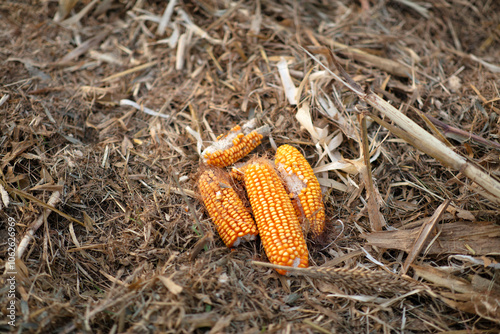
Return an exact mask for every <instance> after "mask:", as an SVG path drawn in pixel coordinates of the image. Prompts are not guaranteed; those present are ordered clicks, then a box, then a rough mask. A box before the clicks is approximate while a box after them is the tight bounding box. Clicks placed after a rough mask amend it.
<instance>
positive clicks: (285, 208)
mask: <svg viewBox="0 0 500 334" xmlns="http://www.w3.org/2000/svg"><path fill="white" fill-rule="evenodd" d="M244 179H245V187H246V189H247V193H248V197H249V199H250V204H251V205H252V211H253V213H254V217H255V221H256V223H257V228H258V229H259V234H260V238H261V240H262V244H263V245H264V249H265V251H266V254H267V257H268V258H269V261H271V263H274V264H280V265H285V266H289V267H299V268H306V267H307V266H308V261H309V259H308V256H309V253H308V251H307V245H306V242H305V240H304V236H303V234H302V230H301V228H300V224H299V220H298V218H297V216H296V215H295V212H294V208H293V205H292V202H291V200H290V197H289V196H288V194H287V192H286V190H285V188H284V187H283V184H282V183H281V180H280V178H279V176H278V174H276V171H275V170H274V168H273V166H271V163H270V162H269V161H268V160H266V159H257V160H255V161H254V162H252V163H250V164H249V165H248V166H247V167H246V170H245V175H244ZM277 272H278V273H280V274H282V275H285V274H286V273H287V272H286V271H285V270H277Z"/></svg>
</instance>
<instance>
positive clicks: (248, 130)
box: [201, 120, 270, 167]
mask: <svg viewBox="0 0 500 334" xmlns="http://www.w3.org/2000/svg"><path fill="white" fill-rule="evenodd" d="M254 128H255V121H254V120H252V121H250V122H248V123H246V124H244V125H243V126H242V127H240V126H239V125H237V126H235V127H234V128H232V129H231V131H229V133H227V134H226V135H221V136H219V137H218V138H217V141H216V142H214V143H213V145H211V146H210V147H208V148H207V149H205V150H204V151H203V152H202V154H201V156H202V157H203V160H204V162H205V163H206V164H208V165H210V166H214V167H226V166H229V165H231V164H233V163H235V162H236V161H238V160H240V159H241V158H243V157H244V156H246V155H247V154H248V153H250V152H251V151H252V150H253V149H254V148H256V147H257V146H258V145H259V144H260V142H261V140H262V138H263V135H265V134H267V133H269V131H270V129H269V126H263V127H260V128H258V129H256V130H253V129H254Z"/></svg>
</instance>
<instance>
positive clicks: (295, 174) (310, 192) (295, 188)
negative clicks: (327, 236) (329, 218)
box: [275, 145, 325, 235]
mask: <svg viewBox="0 0 500 334" xmlns="http://www.w3.org/2000/svg"><path fill="white" fill-rule="evenodd" d="M275 164H276V168H277V170H278V172H279V173H280V175H281V178H282V179H283V181H284V182H285V186H286V188H287V189H288V191H289V192H290V193H291V196H292V201H293V204H294V208H295V210H296V213H297V216H298V217H300V218H301V223H302V225H303V227H304V224H306V226H305V230H306V231H307V230H311V231H312V233H313V234H314V235H319V234H320V233H321V232H323V229H324V227H325V207H324V204H323V198H322V195H321V187H320V185H319V182H318V179H317V178H316V176H315V175H314V172H313V170H312V168H311V166H310V165H309V163H308V162H307V160H306V158H304V156H303V155H302V154H301V153H300V151H299V150H297V149H296V148H295V147H293V146H290V145H282V146H280V147H278V150H277V151H276V156H275ZM307 224H309V226H307Z"/></svg>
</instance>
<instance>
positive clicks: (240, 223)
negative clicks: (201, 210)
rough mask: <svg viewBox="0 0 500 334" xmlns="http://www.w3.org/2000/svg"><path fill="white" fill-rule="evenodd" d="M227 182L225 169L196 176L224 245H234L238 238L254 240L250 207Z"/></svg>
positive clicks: (253, 223)
mask: <svg viewBox="0 0 500 334" xmlns="http://www.w3.org/2000/svg"><path fill="white" fill-rule="evenodd" d="M230 184H231V183H230V179H229V177H228V175H227V173H226V172H223V171H218V170H212V169H209V170H206V171H205V172H203V174H201V176H200V178H199V179H198V188H199V190H200V193H201V196H202V198H203V202H204V203H205V207H206V208H207V211H208V213H209V215H210V217H212V218H213V221H214V224H215V226H216V228H217V232H219V235H220V236H221V238H222V240H223V241H224V243H225V244H226V246H227V247H236V246H238V245H239V244H240V242H241V241H246V240H253V239H255V237H256V236H257V234H258V233H257V227H256V226H255V222H254V220H253V219H252V216H251V215H250V212H249V210H248V209H247V208H246V207H245V205H244V204H243V202H242V200H241V198H240V197H239V196H238V195H237V194H236V191H235V190H234V189H233V188H232V187H231V185H230Z"/></svg>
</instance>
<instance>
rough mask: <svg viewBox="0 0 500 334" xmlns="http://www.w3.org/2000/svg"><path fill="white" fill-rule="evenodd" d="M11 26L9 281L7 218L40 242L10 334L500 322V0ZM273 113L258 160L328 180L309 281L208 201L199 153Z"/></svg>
mask: <svg viewBox="0 0 500 334" xmlns="http://www.w3.org/2000/svg"><path fill="white" fill-rule="evenodd" d="M0 18H1V20H0V31H2V34H0V55H1V56H0V76H1V86H0V159H1V161H0V193H1V195H2V196H1V200H0V203H1V205H0V222H1V224H2V225H1V226H2V228H1V229H0V234H1V240H2V244H1V247H0V254H1V255H2V256H0V265H1V267H3V268H4V270H5V271H6V272H7V271H8V265H9V262H7V256H6V255H7V252H8V245H7V242H6V240H7V238H8V235H7V228H6V226H7V224H6V223H4V222H7V220H8V217H12V218H13V219H15V221H16V240H17V243H20V242H21V240H22V239H23V238H25V241H23V246H22V247H19V248H18V252H19V255H20V258H19V259H17V260H16V261H15V266H16V269H17V271H18V274H17V276H16V281H17V286H16V287H17V294H16V300H17V303H16V306H17V310H16V315H17V319H16V325H17V327H16V328H12V327H10V326H9V324H8V321H9V319H8V318H7V317H6V316H2V317H1V319H0V329H1V330H5V331H19V332H29V333H50V332H60V333H80V332H96V333H150V332H151V333H152V332H165V333H201V332H209V333H221V332H228V333H229V332H230V333H257V332H262V331H266V332H267V331H268V332H277V333H332V332H349V333H357V332H384V333H388V332H391V331H392V332H422V331H423V332H429V331H432V332H438V331H440V332H441V331H463V332H479V331H493V332H495V331H499V330H500V322H499V320H498V319H500V306H499V305H500V296H499V291H500V276H499V275H498V273H499V270H500V267H499V264H498V262H499V259H500V252H499V250H500V227H499V226H498V223H499V222H500V219H499V217H500V210H499V208H498V200H499V199H498V196H497V194H496V193H495V189H497V188H496V182H498V178H499V176H500V159H499V157H500V154H499V152H500V151H499V149H498V147H499V146H498V142H499V139H498V137H499V135H500V125H499V124H500V121H499V120H500V92H499V86H500V76H499V70H498V69H499V66H500V64H499V63H498V59H500V47H499V45H500V40H499V33H498V32H499V26H498V22H499V21H500V6H499V4H498V2H496V1H468V2H464V1H455V0H451V1H447V2H446V1H436V2H428V3H426V2H415V1H408V0H404V1H402V0H401V1H399V0H398V1H379V2H369V1H364V0H363V1H359V2H351V1H336V2H327V1H323V2H322V1H307V2H298V1H296V2H293V1H281V2H275V1H258V2H253V1H246V2H245V1H240V2H237V3H233V2H228V1H223V0H220V1H219V0H211V1H193V2H177V1H174V0H171V1H169V2H145V1H130V2H115V1H108V0H103V1H100V2H99V1H90V0H85V1H80V2H75V1H73V0H68V1H60V6H59V7H58V5H57V4H56V3H55V2H48V1H45V2H40V1H33V2H29V1H24V2H19V1H7V2H2V3H1V4H0ZM324 47H326V50H332V51H333V54H334V55H335V59H337V61H338V65H339V68H338V69H337V68H336V67H335V66H334V64H333V63H331V62H329V61H331V59H329V57H328V53H324V52H323V51H321V50H325V49H324ZM305 50H309V51H311V52H312V53H313V54H314V56H315V57H316V58H317V60H318V62H320V63H321V64H323V65H325V67H326V68H324V67H322V66H321V65H319V63H318V62H317V61H316V60H314V59H313V58H311V57H310V56H308V54H307V52H306V51H305ZM322 52H323V53H322ZM341 68H342V69H344V70H345V73H343V72H342V70H341ZM329 71H331V72H332V74H331V73H329ZM335 77H337V78H338V79H342V80H344V81H345V82H346V84H347V85H344V84H343V83H342V82H341V81H340V80H337V79H335ZM349 86H350V87H351V88H349ZM360 88H361V89H360ZM372 107H373V108H372ZM392 107H394V108H392ZM377 108H378V109H377ZM379 112H380V113H379ZM387 112H389V114H388V113H387ZM400 114H401V115H406V116H407V117H408V118H409V119H410V120H412V121H413V122H415V124H416V126H418V127H419V128H421V129H422V131H424V132H425V135H418V133H420V134H424V132H419V131H420V130H416V132H414V131H413V130H409V129H408V128H405V127H404V126H402V125H401V123H398V121H397V119H396V118H394V117H391V115H400ZM398 117H399V116H398ZM252 118H258V121H259V125H265V124H267V125H269V126H271V129H272V130H271V133H270V135H269V137H268V139H265V140H264V141H263V144H262V145H261V146H260V147H259V148H257V149H256V150H255V152H254V153H253V154H258V155H266V154H267V155H272V154H273V153H274V151H273V150H274V149H275V148H276V146H277V145H281V144H284V143H288V144H292V145H294V146H297V147H300V149H301V150H302V152H304V153H305V155H306V157H307V158H308V160H309V161H311V162H312V163H313V167H314V169H315V171H316V172H317V174H318V177H319V180H320V183H321V185H322V187H323V188H324V190H325V206H326V210H327V217H329V220H328V223H327V231H326V232H325V233H324V234H323V235H322V236H320V237H319V238H318V239H315V240H308V244H309V247H310V262H311V267H310V268H308V269H303V270H299V269H295V270H293V274H292V275H291V276H289V277H283V276H279V275H278V274H277V273H276V272H275V271H274V269H271V268H272V267H273V266H272V265H269V264H266V262H267V259H266V257H265V253H264V251H263V249H262V247H261V244H260V242H259V241H257V242H250V243H245V244H243V245H242V246H240V247H238V248H237V249H236V250H234V251H231V250H229V249H227V248H225V246H224V244H223V242H222V241H221V240H220V238H219V237H218V236H217V234H216V231H215V228H214V227H213V225H212V223H211V222H210V220H209V218H208V217H207V215H206V212H205V211H204V208H203V206H202V204H201V202H200V198H199V195H198V193H197V191H196V175H197V171H198V168H199V165H200V157H199V153H200V152H201V150H202V149H204V148H206V147H208V146H210V144H211V143H212V142H213V140H214V139H215V137H216V136H217V135H218V134H220V133H225V132H227V131H228V130H229V129H230V128H232V127H233V126H234V125H236V124H242V123H244V122H245V121H247V120H249V119H252ZM391 120H392V121H394V123H392V122H391ZM373 121H375V122H373ZM431 134H432V136H431ZM424 136H425V138H424ZM426 138H427V139H429V140H430V141H431V142H432V141H434V142H435V143H439V144H436V145H434V146H432V145H431V147H430V148H426V147H425V143H424V144H422V143H423V142H424V141H423V139H426ZM200 139H201V141H200ZM412 145H413V146H412ZM422 145H423V146H422ZM450 145H452V146H450ZM424 152H427V153H429V154H430V155H431V156H429V155H426V154H425V153H424ZM449 152H451V153H449ZM443 156H445V157H449V156H453V157H458V158H457V159H462V160H460V161H466V163H465V164H464V165H463V166H462V165H457V164H454V163H449V160H446V159H445V158H443ZM443 163H444V164H445V165H443ZM447 166H449V167H451V168H448V167H447ZM464 166H465V167H464ZM471 166H472V167H471ZM471 170H472V171H471ZM476 177H477V178H476ZM485 180H486V181H485ZM488 187H489V188H488ZM485 189H486V190H485ZM488 189H489V190H488ZM6 194H8V195H6ZM59 196H60V197H59ZM56 197H57V199H55V198H56ZM443 203H444V204H446V205H442V204H443ZM441 205H442V206H441ZM54 206H55V208H54ZM3 226H5V228H3ZM408 254H410V255H408ZM403 268H404V269H403ZM406 270H408V275H411V276H406V275H403V273H404V272H406ZM6 278H7V276H6V275H4V276H3V277H2V279H1V280H2V281H1V282H0V283H1V284H0V292H1V293H0V307H1V309H2V312H3V314H4V315H6V314H7V309H6V306H7V303H8V301H9V299H8V297H7V293H6V292H7V290H8V285H7V282H6Z"/></svg>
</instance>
